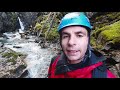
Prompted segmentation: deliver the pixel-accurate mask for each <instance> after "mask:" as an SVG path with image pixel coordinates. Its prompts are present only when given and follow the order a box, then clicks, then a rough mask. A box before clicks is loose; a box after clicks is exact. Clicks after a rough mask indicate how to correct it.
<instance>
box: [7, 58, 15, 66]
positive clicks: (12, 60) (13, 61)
mask: <svg viewBox="0 0 120 90" xmlns="http://www.w3.org/2000/svg"><path fill="white" fill-rule="evenodd" d="M7 61H8V62H12V64H13V65H15V64H16V60H15V59H14V58H12V59H8V60H7Z"/></svg>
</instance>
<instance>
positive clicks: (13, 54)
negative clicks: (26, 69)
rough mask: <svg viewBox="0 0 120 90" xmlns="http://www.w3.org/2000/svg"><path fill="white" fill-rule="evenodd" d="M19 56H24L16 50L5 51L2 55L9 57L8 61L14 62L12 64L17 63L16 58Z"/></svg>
mask: <svg viewBox="0 0 120 90" xmlns="http://www.w3.org/2000/svg"><path fill="white" fill-rule="evenodd" d="M18 56H23V54H21V53H16V52H14V51H12V52H5V53H3V54H2V57H4V58H8V60H7V61H8V62H12V64H13V65H14V64H16V59H17V58H18Z"/></svg>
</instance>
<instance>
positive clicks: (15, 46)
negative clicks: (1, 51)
mask: <svg viewBox="0 0 120 90" xmlns="http://www.w3.org/2000/svg"><path fill="white" fill-rule="evenodd" d="M13 48H22V47H21V46H13Z"/></svg>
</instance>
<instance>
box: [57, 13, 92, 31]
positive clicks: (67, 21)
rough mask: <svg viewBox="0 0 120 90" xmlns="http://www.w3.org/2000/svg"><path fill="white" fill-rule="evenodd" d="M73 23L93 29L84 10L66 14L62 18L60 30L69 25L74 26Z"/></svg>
mask: <svg viewBox="0 0 120 90" xmlns="http://www.w3.org/2000/svg"><path fill="white" fill-rule="evenodd" d="M73 25H80V26H85V27H88V28H89V29H90V30H91V29H92V28H91V25H90V21H89V19H88V18H87V16H86V15H85V14H84V13H83V12H72V13H68V14H66V15H65V16H64V17H63V18H62V20H61V22H60V24H59V26H58V31H60V30H62V29H63V28H65V27H67V26H73Z"/></svg>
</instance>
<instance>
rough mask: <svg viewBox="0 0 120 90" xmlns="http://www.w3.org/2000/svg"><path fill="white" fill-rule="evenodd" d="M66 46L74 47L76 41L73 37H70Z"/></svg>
mask: <svg viewBox="0 0 120 90" xmlns="http://www.w3.org/2000/svg"><path fill="white" fill-rule="evenodd" d="M68 45H69V46H73V45H76V40H75V38H74V37H70V39H69V41H68Z"/></svg>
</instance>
